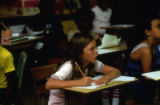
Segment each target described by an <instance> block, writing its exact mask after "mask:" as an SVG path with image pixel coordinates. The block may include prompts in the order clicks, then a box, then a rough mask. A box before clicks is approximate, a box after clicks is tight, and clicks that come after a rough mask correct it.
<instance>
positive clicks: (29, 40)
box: [8, 36, 44, 46]
mask: <svg viewBox="0 0 160 105" xmlns="http://www.w3.org/2000/svg"><path fill="white" fill-rule="evenodd" d="M42 38H44V36H35V38H31V39H29V38H28V39H27V40H19V41H15V42H12V43H10V44H9V45H8V46H15V45H19V44H23V43H27V42H32V41H36V40H39V39H42Z"/></svg>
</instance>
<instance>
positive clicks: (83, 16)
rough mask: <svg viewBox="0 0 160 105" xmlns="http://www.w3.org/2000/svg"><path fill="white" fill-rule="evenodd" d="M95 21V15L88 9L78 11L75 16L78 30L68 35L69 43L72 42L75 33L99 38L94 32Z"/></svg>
mask: <svg viewBox="0 0 160 105" xmlns="http://www.w3.org/2000/svg"><path fill="white" fill-rule="evenodd" d="M93 19H94V13H93V12H92V11H91V10H90V9H88V8H80V9H77V10H76V13H75V14H74V22H75V24H76V25H77V28H78V29H77V30H71V31H70V32H69V33H68V41H70V40H71V38H72V37H73V35H74V34H75V33H80V32H82V33H91V35H92V36H93V37H95V38H96V37H97V36H96V35H97V34H95V33H94V32H93V31H92V28H93Z"/></svg>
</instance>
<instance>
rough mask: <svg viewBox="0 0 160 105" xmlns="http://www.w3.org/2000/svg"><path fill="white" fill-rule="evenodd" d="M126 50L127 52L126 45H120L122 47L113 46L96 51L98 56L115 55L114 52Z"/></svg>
mask: <svg viewBox="0 0 160 105" xmlns="http://www.w3.org/2000/svg"><path fill="white" fill-rule="evenodd" d="M126 50H127V44H122V45H119V46H115V47H109V48H104V49H98V55H103V54H109V53H116V52H121V51H126Z"/></svg>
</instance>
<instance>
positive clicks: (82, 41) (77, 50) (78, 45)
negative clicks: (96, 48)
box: [68, 33, 95, 79]
mask: <svg viewBox="0 0 160 105" xmlns="http://www.w3.org/2000/svg"><path fill="white" fill-rule="evenodd" d="M93 40H94V38H93V37H92V36H91V35H90V34H87V33H76V34H74V36H73V37H72V39H71V41H70V42H69V45H68V53H69V56H68V60H71V61H72V65H73V68H74V70H73V76H72V79H78V78H81V77H82V76H81V74H80V72H79V71H78V70H77V69H76V67H75V62H77V63H78V65H79V66H80V67H81V69H82V68H83V66H82V59H81V57H80V56H81V55H82V54H83V49H84V48H85V47H86V46H87V45H88V44H89V43H90V42H91V41H93ZM87 68H88V75H89V76H95V70H94V64H89V65H88V67H87Z"/></svg>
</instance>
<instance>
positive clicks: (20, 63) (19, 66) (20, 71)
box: [16, 51, 28, 91]
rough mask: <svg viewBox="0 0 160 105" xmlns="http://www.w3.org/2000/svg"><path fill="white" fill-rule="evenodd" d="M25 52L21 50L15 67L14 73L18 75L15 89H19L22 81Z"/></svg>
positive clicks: (25, 59)
mask: <svg viewBox="0 0 160 105" xmlns="http://www.w3.org/2000/svg"><path fill="white" fill-rule="evenodd" d="M27 57H28V56H27V53H26V52H25V51H22V52H21V53H20V55H19V58H18V63H17V67H16V70H17V72H16V75H17V77H18V83H17V90H18V91H20V90H21V88H22V81H23V73H24V67H25V64H26V61H27Z"/></svg>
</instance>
